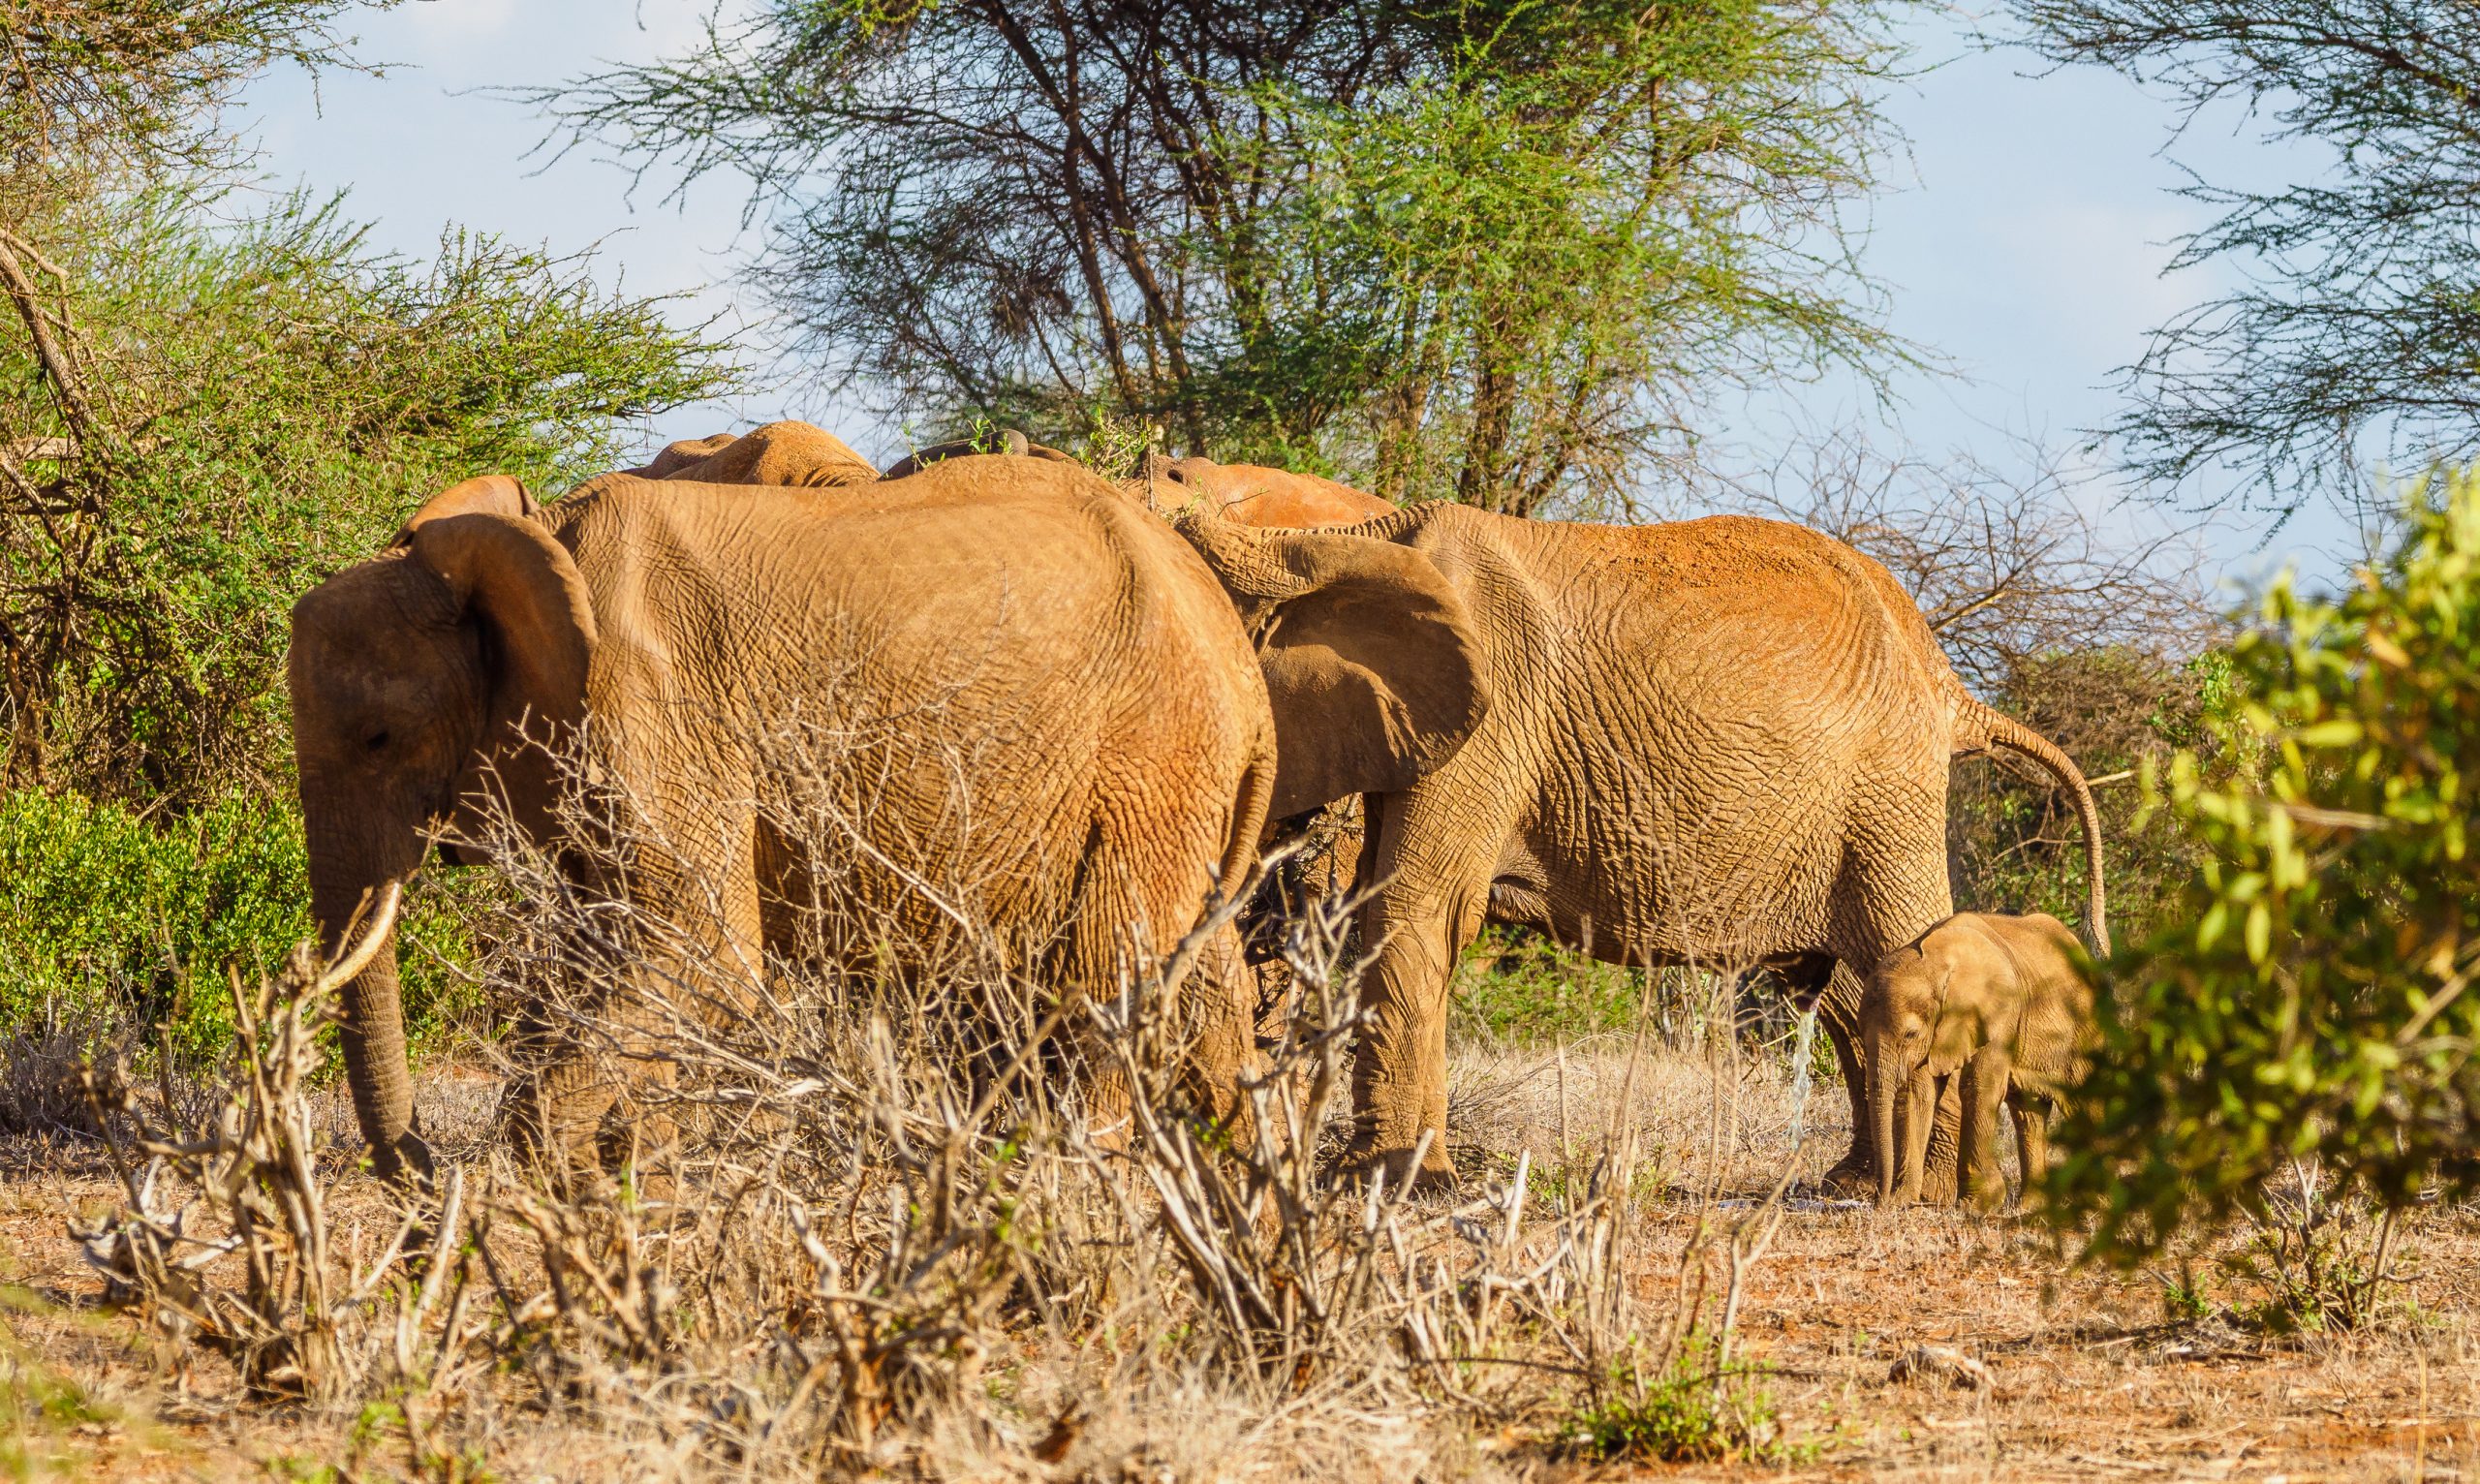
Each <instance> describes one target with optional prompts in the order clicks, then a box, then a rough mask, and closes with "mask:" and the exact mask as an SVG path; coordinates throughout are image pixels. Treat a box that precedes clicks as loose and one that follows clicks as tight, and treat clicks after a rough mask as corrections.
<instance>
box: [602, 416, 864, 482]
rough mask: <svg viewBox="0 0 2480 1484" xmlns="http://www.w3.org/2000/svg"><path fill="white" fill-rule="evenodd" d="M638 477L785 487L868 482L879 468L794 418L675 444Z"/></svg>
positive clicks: (841, 442)
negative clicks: (739, 432) (736, 433)
mask: <svg viewBox="0 0 2480 1484" xmlns="http://www.w3.org/2000/svg"><path fill="white" fill-rule="evenodd" d="M628 472H629V473H631V474H634V475H635V476H636V477H637V478H639V479H682V480H694V481H697V482H699V483H705V484H772V485H778V486H781V487H784V488H790V489H833V488H837V487H840V486H844V485H852V484H868V483H870V482H872V481H873V480H875V479H878V477H879V471H878V470H877V468H875V467H874V466H873V465H872V464H871V463H870V461H869V460H868V459H865V458H863V457H862V456H861V455H860V454H858V453H855V452H853V448H852V446H851V445H849V444H847V443H845V441H844V440H843V439H841V438H838V437H836V436H835V435H834V434H833V433H830V432H828V431H827V430H826V429H824V428H822V427H820V426H818V425H817V424H815V423H809V422H802V421H800V420H799V419H797V418H790V417H788V418H785V419H784V420H782V421H780V422H769V423H766V424H764V425H762V426H760V427H755V428H752V429H750V430H749V431H748V432H746V433H743V434H741V435H740V436H738V437H734V436H733V435H731V434H729V433H717V434H715V435H714V436H713V437H711V438H700V439H697V440H695V441H692V442H686V443H676V444H673V445H671V446H670V447H668V448H665V449H664V450H663V451H662V452H661V453H658V454H656V455H655V458H654V462H652V463H650V464H648V465H646V466H645V467H644V468H642V469H633V470H630V471H628Z"/></svg>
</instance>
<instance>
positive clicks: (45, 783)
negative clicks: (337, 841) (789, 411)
mask: <svg viewBox="0 0 2480 1484" xmlns="http://www.w3.org/2000/svg"><path fill="white" fill-rule="evenodd" d="M345 9H346V7H345V6H344V5H342V4H340V3H336V0H0V56H5V58H6V63H7V65H5V66H0V148H6V149H7V150H8V151H9V156H8V158H9V161H10V170H8V171H7V172H6V173H5V174H0V296H5V298H6V300H7V303H8V310H7V319H6V320H5V321H0V323H7V324H9V325H12V326H13V331H14V332H0V787H9V788H15V787H20V786H25V785H34V786H38V787H42V788H47V789H52V790H77V791H84V792H89V793H95V794H104V795H117V796H122V797H136V798H140V799H144V800H146V801H149V802H153V801H156V800H160V799H166V798H169V799H171V800H173V801H176V802H179V803H182V804H194V803H197V802H200V801H202V800H203V799H206V798H211V797H213V796H215V795H217V794H221V793H225V792H230V791H233V789H235V788H242V789H250V788H256V789H257V790H259V791H262V792H271V791H273V790H274V789H275V788H276V786H277V785H278V784H280V782H281V778H282V775H283V772H284V770H285V768H286V766H287V762H286V758H285V754H286V748H285V746H284V737H285V733H284V720H283V714H284V708H283V703H282V697H281V694H280V691H279V690H278V688H277V683H276V674H275V672H276V668H277V661H278V660H279V658H280V657H281V655H282V653H283V649H284V641H285V615H286V611H287V609H288V608H289V606H290V604H291V603H292V601H293V599H294V597H296V596H298V594H299V593H300V592H301V591H302V590H303V589H305V588H307V587H308V586H309V585H310V584H311V583H313V582H315V581H316V580H317V579H318V577H319V576H320V575H321V574H323V573H324V572H326V571H328V570H331V569H332V568H333V567H334V566H335V565H336V564H337V563H338V562H339V561H340V560H341V559H342V558H343V557H345V556H346V555H348V554H358V553H362V552H367V551H369V550H371V549H373V548H374V547H375V546H376V544H377V543H378V542H379V541H382V540H384V538H385V537H386V534H387V531H388V530H389V529H390V528H391V527H392V526H393V524H394V523H395V522H396V521H397V520H398V519H400V518H401V517H402V515H403V513H404V512H405V510H408V509H410V507H411V506H412V504H413V503H414V502H415V501H417V500H418V499H419V498H420V497H421V496H422V495H425V494H428V493H430V492H432V491H434V490H436V489H438V488H439V487H441V486H442V485H444V484H446V483H449V482H452V481H453V480H455V479H462V478H465V477H466V476H468V475H470V474H473V473H475V472H477V471H478V470H481V469H486V468H500V469H505V470H507V471H508V472H510V473H512V474H516V475H519V476H521V477H524V478H526V479H530V480H533V481H535V482H537V483H543V482H557V481H559V480H561V479H565V478H568V477H571V476H573V475H576V474H580V473H584V472H588V471H590V470H592V469H593V468H595V467H596V466H598V465H602V466H603V467H608V465H607V460H608V458H609V457H610V456H611V455H612V454H613V453H614V452H615V451H616V450H615V448H613V447H612V446H613V444H614V443H615V441H616V439H615V436H614V435H615V434H616V433H617V432H618V431H619V419H622V418H626V417H633V416H635V415H639V414H642V413H647V412H653V411H657V410H660V409H662V408H664V407H667V406H670V405H674V404H676V403H678V402H681V401H685V400H689V399H693V398H695V397H697V396H699V395H703V394H705V393H707V392H709V391H711V390H714V389H717V388H718V387H719V386H721V385H722V384H723V383H724V380H725V376H726V371H725V368H724V366H723V364H722V363H721V361H720V360H719V358H718V356H716V354H715V352H714V350H713V348H711V347H709V346H707V345H705V344H703V343H701V341H700V338H699V337H698V336H697V334H695V333H683V332H680V331H678V330H675V329H673V328H671V327H670V326H668V325H666V323H665V322H664V319H663V316H662V313H661V308H662V306H660V305H659V304H656V303H654V302H651V301H646V300H631V299H626V298H620V297H616V296H612V295H606V294H602V293H600V292H599V291H598V290H597V289H596V288H595V286H594V284H593V283H592V281H591V279H590V278H589V277H588V276H587V275H586V274H585V272H584V270H583V268H582V266H581V265H580V264H577V263H560V262H555V261H550V260H546V259H544V258H543V257H542V255H540V254H534V253H527V252H522V251H518V250H514V249H511V248H510V247H508V246H507V245H505V244H503V243H499V242H497V241H494V240H492V239H490V238H487V237H479V236H470V235H465V234H461V233H450V234H449V237H448V238H447V239H446V240H445V241H444V242H443V245H442V250H441V253H440V255H439V258H438V260H437V261H436V262H435V263H427V264H424V263H410V262H407V261H405V260H402V259H399V258H396V257H393V256H390V255H387V254H382V253H377V252H374V251H373V250H371V249H370V248H369V247H368V246H367V245H366V243H365V242H364V240H363V235H362V233H361V232H360V231H359V230H358V229H357V228H356V227H355V226H354V225H353V224H352V223H351V222H350V221H348V220H347V219H346V218H345V217H344V216H343V214H342V212H341V210H340V208H339V207H338V206H337V204H336V203H334V202H322V201H308V200H303V199H298V198H295V199H290V200H286V201H279V202H277V203H276V204H275V205H273V206H272V207H270V208H268V209H265V210H263V211H260V212H258V213H256V214H255V215H247V216H242V217H241V218H240V219H239V220H234V216H235V213H234V212H233V210H232V209H231V206H232V202H231V201H230V199H229V198H227V197H225V196H224V194H223V187H224V186H225V185H226V184H227V183H229V182H230V181H231V180H232V179H233V178H234V176H235V175H236V173H237V172H238V171H240V170H243V169H244V168H246V166H247V164H248V155H247V151H246V150H245V149H243V148H241V147H240V146H238V145H236V143H235V141H234V139H233V136H232V135H231V134H230V132H229V131H226V130H224V129H223V128H221V127H220V121H221V115H220V110H221V109H222V108H223V107H224V106H225V105H227V104H229V103H230V102H231V101H232V99H233V94H234V92H235V90H236V89H238V88H239V87H240V86H241V85H242V84H243V83H245V82H246V81H247V80H248V79H249V78H251V77H255V76H257V75H258V74H260V73H261V72H263V70H264V69H266V68H267V67H269V66H272V65H276V64H278V63H283V62H291V63H298V64H300V65H304V66H310V67H327V66H350V65H352V64H351V62H350V58H349V55H348V53H347V50H346V44H345V43H344V41H343V40H342V39H341V38H340V37H339V36H338V35H337V33H336V32H335V31H334V29H333V26H334V24H335V22H336V21H337V19H338V18H339V16H340V15H342V14H343V12H344V11H345Z"/></svg>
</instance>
